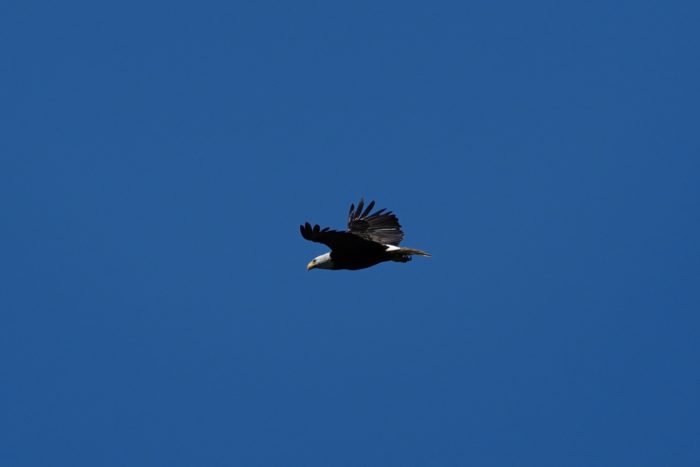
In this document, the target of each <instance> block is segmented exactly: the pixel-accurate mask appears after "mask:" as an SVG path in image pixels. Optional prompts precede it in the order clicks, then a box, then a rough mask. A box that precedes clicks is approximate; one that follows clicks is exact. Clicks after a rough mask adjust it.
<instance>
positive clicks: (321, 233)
mask: <svg viewBox="0 0 700 467" xmlns="http://www.w3.org/2000/svg"><path fill="white" fill-rule="evenodd" d="M373 207H374V201H372V202H371V203H369V204H368V205H367V207H366V208H365V206H364V200H360V202H359V203H358V204H357V208H355V205H354V204H353V205H351V206H350V212H349V214H348V228H347V230H346V231H338V230H330V228H328V227H326V228H324V229H321V227H319V226H318V225H314V226H313V227H312V226H311V224H309V223H308V222H307V223H306V224H304V225H302V226H300V230H301V236H302V237H303V238H304V239H306V240H310V241H312V242H318V243H323V244H325V245H327V246H329V247H330V248H331V251H330V252H328V253H325V254H323V255H320V256H317V257H316V258H314V259H313V260H311V262H310V263H309V264H308V265H307V269H308V270H311V269H316V268H318V269H349V270H357V269H364V268H368V267H371V266H374V265H376V264H379V263H383V262H385V261H395V262H400V263H406V262H408V261H410V260H411V256H412V255H421V256H430V255H429V254H428V253H426V252H425V251H421V250H416V249H414V248H405V247H400V246H399V244H400V243H401V241H402V240H403V231H402V230H401V225H400V224H399V220H398V218H397V217H396V216H395V215H394V214H393V213H391V212H385V211H386V210H385V209H381V210H379V211H376V212H374V213H372V212H371V211H372V208H373Z"/></svg>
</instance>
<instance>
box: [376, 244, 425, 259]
mask: <svg viewBox="0 0 700 467" xmlns="http://www.w3.org/2000/svg"><path fill="white" fill-rule="evenodd" d="M386 251H387V253H391V261H397V262H399V263H406V262H408V261H411V256H412V255H420V256H430V253H426V252H425V251H423V250H417V249H415V248H405V247H401V246H395V245H387V248H386Z"/></svg>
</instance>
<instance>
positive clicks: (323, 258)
mask: <svg viewBox="0 0 700 467" xmlns="http://www.w3.org/2000/svg"><path fill="white" fill-rule="evenodd" d="M315 268H318V269H333V260H332V259H331V252H330V251H329V252H328V253H324V254H322V255H320V256H317V257H315V258H314V259H312V260H311V262H310V263H309V264H307V265H306V270H307V271H311V270H312V269H315Z"/></svg>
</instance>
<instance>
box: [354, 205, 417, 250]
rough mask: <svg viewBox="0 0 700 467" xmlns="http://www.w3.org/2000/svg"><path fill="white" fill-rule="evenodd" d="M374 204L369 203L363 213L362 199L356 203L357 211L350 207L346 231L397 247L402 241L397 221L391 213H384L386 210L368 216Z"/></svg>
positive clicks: (399, 225)
mask: <svg viewBox="0 0 700 467" xmlns="http://www.w3.org/2000/svg"><path fill="white" fill-rule="evenodd" d="M374 204H375V203H374V201H372V202H370V203H369V204H368V205H367V209H365V210H364V211H363V210H362V209H363V208H364V205H365V202H364V199H360V202H359V203H357V209H355V206H354V205H351V206H350V213H349V216H348V230H347V231H348V232H349V233H352V234H354V235H357V236H359V237H362V238H364V239H367V240H370V241H373V242H377V243H381V244H390V245H398V244H399V243H401V240H403V231H402V230H401V224H399V219H398V218H397V217H396V215H394V213H392V212H391V211H389V212H386V209H380V210H379V211H377V212H375V213H373V214H370V212H371V211H372V208H374Z"/></svg>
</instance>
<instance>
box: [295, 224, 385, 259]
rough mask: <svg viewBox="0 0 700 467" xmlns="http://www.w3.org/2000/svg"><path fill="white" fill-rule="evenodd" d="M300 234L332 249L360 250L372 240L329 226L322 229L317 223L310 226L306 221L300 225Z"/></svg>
mask: <svg viewBox="0 0 700 467" xmlns="http://www.w3.org/2000/svg"><path fill="white" fill-rule="evenodd" d="M300 230H301V236H302V237H304V239H306V240H310V241H312V242H317V243H323V244H324V245H327V246H328V247H330V249H331V250H333V251H341V252H342V251H351V250H357V251H362V250H363V249H367V248H368V247H370V248H371V247H373V246H378V245H372V241H371V240H368V239H365V238H363V237H361V236H358V235H355V234H353V233H351V232H339V231H337V230H331V229H330V228H329V227H326V228H324V229H322V228H321V227H320V226H319V225H314V226H311V224H309V223H308V222H307V223H306V224H304V225H302V226H300Z"/></svg>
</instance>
